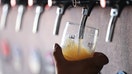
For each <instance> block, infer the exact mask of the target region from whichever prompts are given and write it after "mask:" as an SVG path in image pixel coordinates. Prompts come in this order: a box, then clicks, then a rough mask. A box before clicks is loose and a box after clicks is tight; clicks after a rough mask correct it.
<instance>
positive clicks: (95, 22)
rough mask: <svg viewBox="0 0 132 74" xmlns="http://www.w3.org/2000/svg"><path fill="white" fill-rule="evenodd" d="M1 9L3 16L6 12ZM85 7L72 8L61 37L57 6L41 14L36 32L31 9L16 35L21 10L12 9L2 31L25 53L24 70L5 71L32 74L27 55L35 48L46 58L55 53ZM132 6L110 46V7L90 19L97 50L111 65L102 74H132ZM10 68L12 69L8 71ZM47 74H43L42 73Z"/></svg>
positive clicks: (97, 10) (0, 36)
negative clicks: (68, 25) (56, 25)
mask: <svg viewBox="0 0 132 74" xmlns="http://www.w3.org/2000/svg"><path fill="white" fill-rule="evenodd" d="M1 7H2V6H0V16H1V13H2V9H1ZM81 10H82V9H81V8H71V9H68V10H67V11H66V13H65V15H64V16H63V19H62V22H61V27H60V32H59V36H54V35H53V26H54V21H55V17H56V7H53V8H51V9H49V10H45V11H44V13H43V14H42V15H41V19H40V25H39V31H38V33H37V34H33V33H32V27H33V20H34V15H35V9H34V8H27V10H26V12H25V14H24V18H23V21H22V30H21V31H20V32H15V22H16V14H17V7H14V8H12V9H11V10H10V12H9V15H8V19H7V23H6V29H4V30H2V31H0V40H2V39H7V40H9V43H10V44H11V45H14V44H17V45H19V46H20V47H21V49H22V51H23V53H24V56H23V57H24V60H23V62H24V69H23V71H22V72H19V73H18V72H16V71H15V70H13V69H12V65H10V64H9V65H8V64H6V65H7V67H6V68H5V69H4V72H5V74H31V73H30V72H29V69H28V67H27V56H28V53H30V49H31V48H32V47H36V48H38V49H39V50H40V51H41V54H42V56H44V54H45V53H46V52H47V51H49V50H50V51H52V50H53V45H54V43H60V40H61V37H62V32H63V29H64V27H65V23H66V22H67V21H71V22H75V23H80V19H81V15H82V14H81ZM131 11H132V7H126V8H125V9H124V10H123V12H122V14H121V16H120V18H119V19H118V21H117V24H116V27H115V32H114V38H113V42H111V43H106V42H105V36H106V31H107V26H108V22H109V18H110V15H109V14H110V8H105V9H102V8H100V7H95V8H94V9H93V11H92V13H91V15H90V17H89V18H88V20H87V25H89V26H92V27H95V28H98V29H99V37H98V42H97V47H96V51H98V52H103V53H104V54H106V55H107V56H108V58H109V64H107V65H105V66H104V68H103V69H102V74H116V73H117V72H118V71H119V70H124V71H126V72H127V73H128V74H131V73H132V58H131V57H132V30H131V29H132V24H131V23H132V15H131ZM7 69H8V70H7ZM42 74H43V73H42Z"/></svg>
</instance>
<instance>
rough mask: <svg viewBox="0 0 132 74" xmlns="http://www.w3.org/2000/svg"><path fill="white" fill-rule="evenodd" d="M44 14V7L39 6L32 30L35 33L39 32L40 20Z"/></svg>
mask: <svg viewBox="0 0 132 74" xmlns="http://www.w3.org/2000/svg"><path fill="white" fill-rule="evenodd" d="M42 12H43V7H42V6H37V7H36V14H35V18H34V22H33V30H32V32H33V33H36V32H37V31H38V24H39V19H40V15H41V13H42Z"/></svg>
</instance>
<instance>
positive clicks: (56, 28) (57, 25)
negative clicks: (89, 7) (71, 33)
mask: <svg viewBox="0 0 132 74" xmlns="http://www.w3.org/2000/svg"><path fill="white" fill-rule="evenodd" d="M63 10H64V9H63V8H61V7H58V8H57V11H56V14H57V16H56V19H55V24H54V30H53V34H54V35H58V34H59V28H60V23H61V19H62V16H63Z"/></svg>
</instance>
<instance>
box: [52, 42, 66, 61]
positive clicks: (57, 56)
mask: <svg viewBox="0 0 132 74" xmlns="http://www.w3.org/2000/svg"><path fill="white" fill-rule="evenodd" d="M53 54H54V58H55V60H56V62H64V61H65V59H64V56H63V53H62V49H61V47H60V46H59V45H58V44H57V43H56V44H55V46H54V52H53Z"/></svg>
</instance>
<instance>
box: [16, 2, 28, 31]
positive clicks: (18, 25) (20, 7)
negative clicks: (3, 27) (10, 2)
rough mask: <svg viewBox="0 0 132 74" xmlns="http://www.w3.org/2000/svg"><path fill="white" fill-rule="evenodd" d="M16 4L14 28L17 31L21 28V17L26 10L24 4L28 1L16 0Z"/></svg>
mask: <svg viewBox="0 0 132 74" xmlns="http://www.w3.org/2000/svg"><path fill="white" fill-rule="evenodd" d="M16 4H17V5H18V14H17V19H16V27H15V30H16V32H18V31H20V29H21V23H22V18H23V14H24V11H25V10H26V6H27V5H28V1H27V0H17V1H16Z"/></svg>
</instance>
